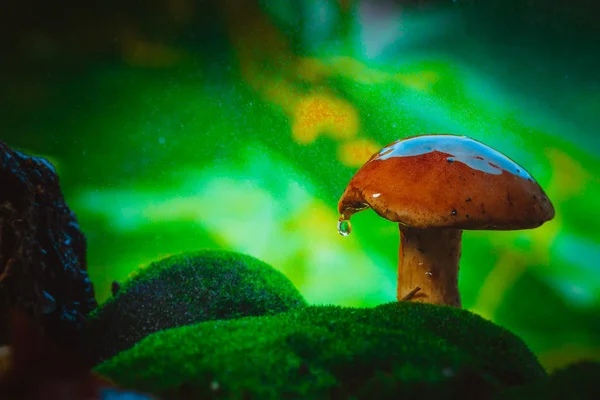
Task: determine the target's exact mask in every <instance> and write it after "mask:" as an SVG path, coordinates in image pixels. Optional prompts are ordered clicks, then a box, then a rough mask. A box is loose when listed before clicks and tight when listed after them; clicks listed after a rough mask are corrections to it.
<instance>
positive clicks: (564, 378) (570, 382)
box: [495, 361, 600, 400]
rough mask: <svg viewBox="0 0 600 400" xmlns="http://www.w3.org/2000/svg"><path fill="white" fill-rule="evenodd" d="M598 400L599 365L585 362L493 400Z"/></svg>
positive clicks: (512, 390)
mask: <svg viewBox="0 0 600 400" xmlns="http://www.w3.org/2000/svg"><path fill="white" fill-rule="evenodd" d="M536 399H540V400H542V399H543V400H552V399H556V400H562V399H580V400H584V399H590V400H596V399H600V363H597V362H591V361H585V362H579V363H577V364H573V365H570V366H568V367H566V368H562V369H560V370H557V371H555V372H554V373H552V375H550V376H548V377H546V378H544V379H540V380H538V381H536V382H533V383H531V384H529V385H525V386H522V387H518V388H511V389H507V390H505V391H503V392H501V393H499V394H498V395H497V396H496V397H495V400H536Z"/></svg>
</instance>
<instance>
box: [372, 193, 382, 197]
mask: <svg viewBox="0 0 600 400" xmlns="http://www.w3.org/2000/svg"><path fill="white" fill-rule="evenodd" d="M379 196H381V193H374V194H373V197H379Z"/></svg>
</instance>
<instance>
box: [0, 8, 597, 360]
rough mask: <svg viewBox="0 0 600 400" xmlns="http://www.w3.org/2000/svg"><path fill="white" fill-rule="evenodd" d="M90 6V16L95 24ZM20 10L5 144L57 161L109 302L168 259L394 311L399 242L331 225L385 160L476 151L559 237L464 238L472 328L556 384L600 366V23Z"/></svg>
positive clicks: (482, 13) (457, 15) (0, 24)
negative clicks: (211, 256) (370, 164)
mask: <svg viewBox="0 0 600 400" xmlns="http://www.w3.org/2000/svg"><path fill="white" fill-rule="evenodd" d="M82 3H83V4H82ZM96 3H100V2H94V3H93V4H89V3H87V2H75V1H71V0H64V1H63V2H62V3H60V4H59V3H55V2H45V1H41V0H22V1H21V2H19V3H18V4H17V3H16V2H15V4H12V5H10V6H7V8H6V9H5V10H4V11H3V12H2V14H1V15H0V44H1V45H2V49H3V53H4V56H3V60H2V66H1V67H0V68H1V70H0V71H1V76H0V84H1V87H0V101H1V108H0V118H1V119H0V121H1V122H2V124H1V126H0V139H2V140H3V141H6V142H7V143H8V144H10V145H11V146H14V147H15V148H17V149H19V150H22V151H26V152H28V153H32V154H36V155H42V156H45V157H47V158H48V159H50V160H51V161H52V162H53V163H54V164H55V166H56V167H57V170H58V172H59V174H60V177H61V182H62V185H63V188H64V192H65V195H66V197H67V201H68V203H69V204H70V205H71V207H72V208H73V209H74V210H75V212H76V213H77V215H78V217H79V219H80V222H81V225H82V228H83V229H84V231H85V233H86V234H87V238H88V246H89V259H88V262H89V270H90V275H91V277H92V279H93V282H94V284H95V285H96V293H97V297H98V300H99V301H103V300H105V299H106V298H107V297H108V296H109V295H110V283H111V281H112V280H115V279H116V280H123V279H125V278H126V277H127V276H128V275H129V274H130V273H131V272H132V271H133V270H135V269H137V268H140V267H142V266H145V265H147V264H148V263H150V262H152V261H154V260H157V259H160V258H162V257H165V256H167V255H170V254H175V253H179V252H182V251H188V250H195V249H199V248H205V247H211V248H223V249H231V250H236V251H240V252H244V253H248V254H251V255H253V256H256V257H258V258H260V259H262V260H264V261H266V262H268V263H271V264H272V265H273V266H275V267H276V268H278V269H280V270H281V271H283V272H284V273H285V274H286V275H287V276H288V277H289V278H290V279H291V280H292V281H293V282H294V284H295V285H297V287H298V288H299V289H300V290H301V291H302V293H303V294H304V295H305V296H306V298H307V300H309V301H310V302H312V303H335V304H341V305H353V306H373V305H375V304H380V303H383V302H386V301H391V300H394V298H395V280H396V271H395V268H396V264H397V257H398V243H399V238H398V229H397V226H396V225H395V224H392V223H390V222H389V221H386V220H383V219H382V218H379V217H377V216H376V215H375V213H373V212H372V211H368V212H363V213H360V214H358V215H356V217H354V219H353V227H354V230H353V233H352V235H350V236H349V237H346V238H343V237H341V236H340V235H339V234H338V233H337V231H336V222H337V217H338V216H337V214H336V203H337V201H338V199H339V196H340V195H341V193H342V192H343V190H344V188H345V186H346V184H347V183H348V181H349V179H350V178H351V176H352V174H353V173H354V172H355V171H356V169H357V168H358V167H359V166H360V165H362V163H364V162H365V161H366V159H367V158H368V157H369V156H370V155H371V153H373V152H374V151H376V150H378V149H379V148H380V147H381V146H383V145H385V144H388V143H390V142H392V141H394V140H396V139H398V138H402V137H406V136H411V135H414V134H418V133H425V132H432V133H444V132H445V133H454V134H463V135H468V136H471V137H473V138H476V139H479V140H481V141H483V142H485V143H487V144H488V145H491V146H492V147H494V148H496V149H498V150H500V151H501V152H503V153H505V154H506V155H508V156H509V157H511V158H513V159H514V160H516V161H517V162H518V163H520V164H521V165H522V166H524V167H525V168H526V169H527V170H528V171H529V172H530V173H531V174H532V175H533V176H534V177H535V178H536V179H537V180H538V181H539V183H540V184H541V185H542V186H543V187H544V188H545V189H546V191H547V193H548V195H549V196H550V198H551V199H552V201H553V202H554V204H555V207H556V211H557V215H556V218H555V219H554V220H553V221H551V222H549V223H547V224H545V225H544V226H542V227H541V228H539V229H535V230H529V231H515V232H466V233H465V236H464V248H463V258H462V264H461V275H460V288H461V292H462V295H463V304H464V306H465V308H468V309H470V310H473V311H474V312H476V313H479V314H481V315H482V316H484V317H485V318H489V319H491V320H493V321H494V322H496V323H498V324H500V325H503V326H505V327H507V328H509V329H511V330H512V331H514V332H515V333H517V334H518V335H520V336H521V337H522V338H523V339H524V340H525V341H526V342H527V343H528V344H529V345H530V346H531V348H532V349H533V350H534V352H535V353H536V354H538V356H539V357H540V360H541V362H542V363H543V364H544V365H545V366H546V367H547V368H548V369H549V370H552V369H555V368H557V367H560V366H562V365H565V364H568V363H571V362H573V361H575V360H579V359H583V358H594V359H600V317H599V315H600V232H599V231H598V226H599V223H600V212H599V211H598V208H599V204H598V203H599V198H600V180H599V178H598V172H599V171H600V156H599V155H598V150H599V149H600V137H598V132H600V80H599V78H598V71H600V55H599V52H598V48H599V43H600V34H599V33H598V29H597V26H598V25H597V24H598V22H599V21H598V20H599V19H600V18H599V17H598V16H597V15H600V13H596V12H595V11H596V6H595V4H594V2H593V1H591V0H573V1H566V0H565V1H541V0H540V1H538V0H531V1H527V2H524V1H519V0H509V1H498V0H488V1H461V0H456V1H416V0H413V1H391V0H388V1H375V0H373V1H366V0H362V1H359V0H320V1H319V0H296V1H276V0H272V1H259V0H248V1H242V0H238V1H232V0H229V1H214V2H209V1H195V0H152V1H137V0H123V1H116V0H107V1H105V2H102V4H96Z"/></svg>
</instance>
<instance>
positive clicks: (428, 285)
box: [397, 226, 462, 307]
mask: <svg viewBox="0 0 600 400" xmlns="http://www.w3.org/2000/svg"><path fill="white" fill-rule="evenodd" d="M461 237H462V230H459V229H414V228H407V227H404V226H400V252H399V260H398V292H397V298H398V301H403V300H404V301H418V302H422V303H431V304H442V305H450V306H455V307H461V301H460V294H459V292H458V269H459V265H458V262H459V260H460V254H461V252H460V246H461ZM416 288H420V290H418V291H415V289H416Z"/></svg>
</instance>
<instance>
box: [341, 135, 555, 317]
mask: <svg viewBox="0 0 600 400" xmlns="http://www.w3.org/2000/svg"><path fill="white" fill-rule="evenodd" d="M368 208H372V209H373V210H374V211H375V212H376V213H377V214H379V215H380V216H382V217H383V218H386V219H388V220H390V221H393V222H398V224H399V228H400V250H399V260H398V287H397V298H398V301H402V300H412V301H420V302H424V303H432V304H443V305H451V306H456V307H461V299H460V293H459V291H458V271H459V259H460V256H461V240H462V231H463V230H465V229H473V230H518V229H531V228H536V227H538V226H540V225H542V224H543V223H544V222H546V221H549V220H551V219H552V218H553V217H554V207H553V206H552V203H551V202H550V200H549V199H548V197H547V196H546V194H545V193H544V191H543V189H542V188H541V187H540V186H539V185H538V183H537V182H536V181H535V180H534V179H533V178H532V177H531V175H530V174H529V173H528V172H527V171H525V169H524V168H523V167H521V166H519V165H518V164H516V163H515V162H514V161H512V160H511V159H509V158H508V157H506V156H504V155H503V154H501V153H500V152H498V151H496V150H494V149H492V148H490V147H488V146H487V145H485V144H483V143H481V142H478V141H476V140H473V139H471V138H468V137H466V136H455V135H421V136H414V137H409V138H406V139H401V140H398V141H396V142H394V143H391V144H390V145H388V146H386V147H384V148H383V149H382V150H381V151H379V152H378V153H375V154H374V155H373V156H371V158H370V159H369V161H367V162H366V163H365V164H364V165H363V166H362V167H361V168H360V169H359V170H358V171H357V172H356V174H355V175H354V177H353V178H352V179H351V180H350V183H349V184H348V187H347V188H346V190H345V191H344V193H343V195H342V197H341V198H340V201H339V203H338V211H339V213H340V215H341V216H340V220H339V222H338V231H339V232H340V234H342V235H344V236H346V235H348V234H349V233H350V229H351V226H350V217H351V216H352V215H353V214H355V213H357V212H359V211H362V210H365V209H368Z"/></svg>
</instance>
